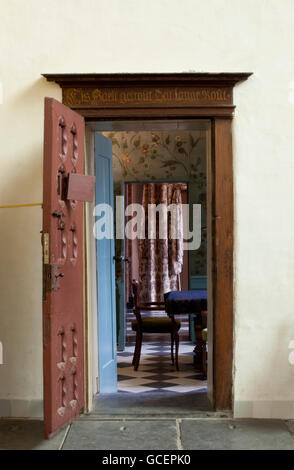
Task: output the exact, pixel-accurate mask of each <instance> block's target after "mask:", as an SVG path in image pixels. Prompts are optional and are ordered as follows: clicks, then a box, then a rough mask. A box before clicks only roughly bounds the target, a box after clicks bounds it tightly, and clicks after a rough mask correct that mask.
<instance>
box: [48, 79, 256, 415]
mask: <svg viewBox="0 0 294 470" xmlns="http://www.w3.org/2000/svg"><path fill="white" fill-rule="evenodd" d="M250 75H251V73H215V74H210V73H179V74H177V73H176V74H44V75H43V76H44V77H45V78H46V79H47V80H48V81H54V82H56V83H58V84H59V85H60V86H61V87H62V96H63V103H64V104H65V105H67V106H69V107H71V108H72V109H74V110H75V111H77V112H79V113H80V114H81V115H82V116H84V117H85V119H86V120H90V121H114V120H128V119H129V120H130V119H133V120H144V119H146V120H147V119H148V120H152V119H157V120H167V119H173V120H176V119H179V120H183V119H195V118H196V119H197V118H198V119H199V118H202V119H210V120H211V123H212V146H211V150H212V151H211V162H210V164H211V175H210V177H211V185H210V186H211V190H210V191H211V193H210V197H211V214H210V215H211V265H210V268H211V269H210V271H211V272H210V274H211V281H212V285H211V293H212V299H211V300H212V302H211V305H212V317H213V332H212V334H213V402H214V403H213V404H214V408H215V409H216V410H231V409H232V388H233V322H234V313H233V300H234V298H233V249H234V218H233V214H234V200H233V154H232V118H233V115H234V109H235V106H234V104H233V88H234V86H235V85H236V84H237V83H239V82H241V81H244V80H246V79H248V77H249V76H250Z"/></svg>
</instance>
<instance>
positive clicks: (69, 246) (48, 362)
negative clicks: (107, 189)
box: [42, 98, 95, 438]
mask: <svg viewBox="0 0 294 470" xmlns="http://www.w3.org/2000/svg"><path fill="white" fill-rule="evenodd" d="M84 127H85V126H84V119H83V117H82V116H80V115H79V114H78V113H76V112H74V111H72V110H71V109H70V108H68V107H66V106H64V105H62V104H61V103H59V102H58V101H56V100H54V99H52V98H45V122H44V167H43V184H44V185H43V188H44V189H43V230H42V249H43V366H44V422H45V437H46V438H49V437H51V436H53V435H54V434H55V433H56V432H58V430H59V429H61V428H62V427H64V426H65V425H66V424H69V423H71V422H72V421H73V420H74V419H75V418H76V417H77V416H79V414H80V413H81V411H82V410H83V407H84V386H83V380H84V368H83V306H84V294H83V291H84V287H83V277H84V276H83V269H84V267H83V211H84V208H83V205H84V201H91V200H92V199H93V194H94V179H95V178H94V177H90V176H85V175H83V171H84Z"/></svg>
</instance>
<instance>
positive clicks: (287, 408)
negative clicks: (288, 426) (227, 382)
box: [233, 400, 294, 419]
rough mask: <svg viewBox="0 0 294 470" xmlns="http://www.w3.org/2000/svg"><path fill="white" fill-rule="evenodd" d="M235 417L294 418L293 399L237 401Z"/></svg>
mask: <svg viewBox="0 0 294 470" xmlns="http://www.w3.org/2000/svg"><path fill="white" fill-rule="evenodd" d="M233 416H234V418H265V419H266V418H271V419H294V400H293V401H279V400H275V401H261V400H260V401H235V403H234V414H233Z"/></svg>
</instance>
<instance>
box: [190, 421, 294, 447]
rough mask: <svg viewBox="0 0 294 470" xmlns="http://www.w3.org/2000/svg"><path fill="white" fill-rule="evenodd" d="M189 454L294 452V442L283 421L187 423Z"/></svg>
mask: <svg viewBox="0 0 294 470" xmlns="http://www.w3.org/2000/svg"><path fill="white" fill-rule="evenodd" d="M181 439H182V444H183V448H184V449H187V450H219V449H221V450H222V449H223V450H243V449H246V450H270V449H271V450H294V439H293V437H292V436H291V434H290V432H289V431H288V428H287V426H286V424H285V422H283V421H279V420H261V419H260V420H253V419H251V420H246V419H244V420H209V419H208V420H195V421H194V420H193V421H192V420H191V421H189V420H183V421H182V423H181Z"/></svg>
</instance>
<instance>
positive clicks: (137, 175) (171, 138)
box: [92, 120, 210, 413]
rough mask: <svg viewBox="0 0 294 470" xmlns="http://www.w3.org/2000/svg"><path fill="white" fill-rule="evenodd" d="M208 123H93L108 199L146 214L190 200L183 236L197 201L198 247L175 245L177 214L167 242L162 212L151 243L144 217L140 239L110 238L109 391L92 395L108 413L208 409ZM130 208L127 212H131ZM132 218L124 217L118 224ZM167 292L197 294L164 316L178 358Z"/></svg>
mask: <svg viewBox="0 0 294 470" xmlns="http://www.w3.org/2000/svg"><path fill="white" fill-rule="evenodd" d="M209 126H210V123H209V121H206V120H197V121H196V120H194V121H185V122H181V121H169V122H162V121H161V122H147V121H145V122H137V121H136V122H124V123H119V122H112V123H102V122H101V123H95V125H94V126H93V125H92V130H93V128H94V131H95V132H96V133H97V132H99V133H100V134H102V135H103V136H104V137H106V138H107V139H109V140H110V141H111V142H112V169H113V192H114V205H115V200H116V196H124V209H125V210H126V208H127V207H128V206H130V205H131V204H140V205H141V206H142V207H143V208H144V209H146V211H145V213H146V214H147V211H148V209H147V207H148V205H149V204H155V205H158V204H163V205H164V207H165V208H166V207H167V206H169V204H176V205H178V204H184V205H186V204H189V209H188V214H189V219H190V220H189V229H190V232H192V229H193V227H191V224H192V217H191V215H192V211H193V204H194V205H195V204H197V205H200V206H201V243H200V246H199V247H198V248H197V249H190V248H189V249H186V248H185V249H183V242H185V241H186V242H187V240H188V239H185V238H184V234H183V225H184V219H183V216H182V214H179V213H177V215H176V220H177V224H178V226H179V227H181V228H180V229H179V230H180V235H179V236H178V239H176V240H170V234H169V231H170V230H171V229H172V222H173V221H172V220H171V215H170V214H169V215H168V216H167V221H166V223H167V234H168V236H167V240H161V239H159V236H158V221H159V220H158V219H159V214H157V219H156V222H155V225H156V227H155V228H154V230H155V239H152V240H150V239H148V236H147V232H148V230H149V228H148V217H146V224H145V225H144V227H145V231H146V237H145V238H142V239H140V238H139V237H138V236H137V237H136V238H134V239H129V238H128V237H125V239H124V240H122V239H117V238H116V239H115V260H116V263H115V286H116V333H117V357H116V359H117V392H116V393H115V394H103V393H100V394H99V393H98V395H97V397H96V402H95V407H96V411H98V412H99V413H100V412H105V413H110V412H113V410H114V409H115V412H116V413H119V412H120V411H121V412H123V410H124V411H125V412H127V413H129V412H132V411H133V412H136V410H137V411H138V409H139V408H140V411H142V408H144V407H146V410H147V409H148V411H149V412H150V409H153V407H154V412H157V411H158V412H160V409H161V411H162V409H164V410H165V411H167V410H168V412H172V411H173V410H174V411H176V409H177V408H181V409H182V411H184V409H185V408H186V409H187V411H188V410H189V409H190V410H191V409H195V410H197V409H199V410H201V409H203V410H207V409H209V408H210V406H209V403H208V400H207V295H206V290H207V232H206V185H207V178H206V176H207V175H206V173H207V152H208V151H209V148H210V142H209V139H210V133H209ZM108 129H109V130H108ZM133 214H136V212H132V211H131V212H130V215H133ZM181 216H182V217H181ZM131 218H132V217H130V216H126V217H125V226H126V225H127V223H128V221H129V220H131ZM149 225H151V224H150V223H149ZM135 228H136V230H138V227H135ZM186 246H188V243H187V244H186ZM135 284H136V286H135ZM135 290H136V292H135ZM170 291H193V292H195V291H197V293H198V294H199V298H200V299H201V309H200V311H199V312H196V311H195V313H193V312H189V313H184V312H182V313H181V314H179V315H175V316H174V317H173V318H174V322H176V323H177V325H178V328H179V329H178V356H177V358H176V344H175V342H174V340H173V338H172V331H171V330H170V328H171V326H170V325H171V323H172V319H171V318H170V316H169V315H168V313H167V311H166V304H165V296H166V294H167V293H168V292H170ZM201 297H202V298H201ZM151 304H152V305H151ZM138 314H139V315H140V319H138ZM141 320H142V321H143V323H144V324H148V327H147V329H146V328H145V329H143V333H141V345H140V353H139V360H138V357H136V355H137V356H138V348H139V345H138V342H139V340H138V330H137V323H138V321H139V322H140V321H141ZM146 322H147V323H146ZM167 322H169V325H168V326H167ZM174 325H175V323H174ZM168 333H169V334H168ZM139 336H140V335H139ZM173 343H174V344H173ZM98 349H99V345H98ZM177 369H178V370H177ZM114 395H115V396H114Z"/></svg>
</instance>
